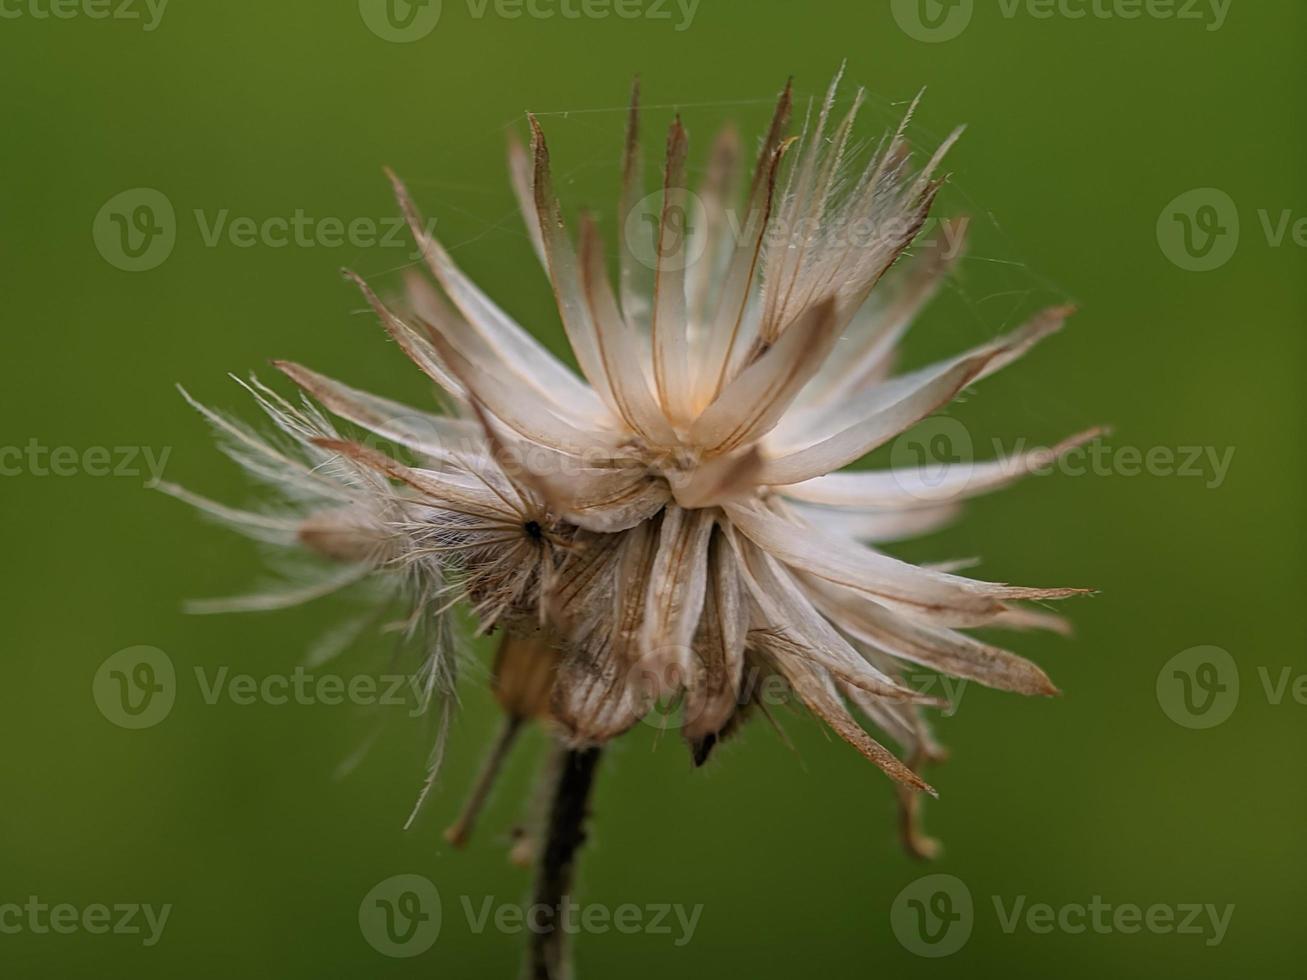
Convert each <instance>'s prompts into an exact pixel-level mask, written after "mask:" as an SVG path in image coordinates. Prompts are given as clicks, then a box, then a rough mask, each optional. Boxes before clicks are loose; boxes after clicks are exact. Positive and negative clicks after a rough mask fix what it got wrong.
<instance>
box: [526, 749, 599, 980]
mask: <svg viewBox="0 0 1307 980" xmlns="http://www.w3.org/2000/svg"><path fill="white" fill-rule="evenodd" d="M599 756H600V750H599V749H597V748H594V749H569V750H567V751H566V752H565V753H564V754H563V758H562V764H561V765H560V766H559V769H558V782H557V785H556V786H555V788H554V798H553V803H552V804H551V806H550V810H549V823H548V827H547V830H546V837H545V842H544V850H543V851H542V852H541V855H540V866H539V869H538V871H537V874H536V884H535V901H534V903H533V905H534V908H533V910H532V911H533V917H534V919H535V921H534V922H533V923H532V929H531V933H530V934H531V946H530V949H529V950H528V952H527V976H528V977H529V978H530V980H571V978H572V962H571V955H570V950H569V948H568V937H567V933H566V932H565V931H564V929H563V925H562V922H561V921H560V920H561V918H562V916H563V906H564V903H565V901H566V900H567V899H568V897H569V896H570V895H571V892H572V878H573V871H574V868H575V864H576V853H577V851H578V850H580V847H581V845H582V844H584V843H585V839H586V833H585V822H586V818H587V817H588V816H589V814H590V791H591V789H592V788H593V787H594V777H595V770H596V769H597V768H598V765H599Z"/></svg>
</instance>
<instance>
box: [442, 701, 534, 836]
mask: <svg viewBox="0 0 1307 980" xmlns="http://www.w3.org/2000/svg"><path fill="white" fill-rule="evenodd" d="M521 730H522V719H521V718H514V717H512V716H511V715H510V716H509V717H507V718H505V719H504V727H503V730H502V731H501V732H500V733H499V738H497V739H496V740H495V744H494V745H493V746H492V747H491V749H490V755H489V756H488V757H487V758H486V761H485V764H484V765H483V766H482V767H481V772H480V774H479V775H478V776H477V781H476V783H475V784H474V785H473V787H472V795H471V796H470V797H468V801H467V803H466V804H464V806H463V812H462V813H460V814H459V815H458V819H457V820H456V821H454V825H453V826H452V827H450V828H449V829H448V830H446V831H445V840H447V841H449V843H450V844H452V845H453V846H454V847H463V846H464V845H466V844H467V842H468V839H469V838H470V837H471V836H472V830H473V828H474V827H475V826H476V822H477V817H479V816H480V815H481V810H482V808H483V807H484V806H485V805H486V800H487V799H489V798H490V790H491V789H493V788H494V785H495V780H496V779H497V778H498V777H499V771H500V770H501V769H502V768H503V767H504V762H505V760H506V759H507V758H508V752H509V750H510V749H511V748H512V747H513V743H514V742H515V741H517V736H518V733H519V732H520V731H521Z"/></svg>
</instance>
